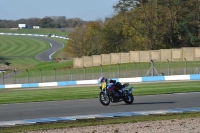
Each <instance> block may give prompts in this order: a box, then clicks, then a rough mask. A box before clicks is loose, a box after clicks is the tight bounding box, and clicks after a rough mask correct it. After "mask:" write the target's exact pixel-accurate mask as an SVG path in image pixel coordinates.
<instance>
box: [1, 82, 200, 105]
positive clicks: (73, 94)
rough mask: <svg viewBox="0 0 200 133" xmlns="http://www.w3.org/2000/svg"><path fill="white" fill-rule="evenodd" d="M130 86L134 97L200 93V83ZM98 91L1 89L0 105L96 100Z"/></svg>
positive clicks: (68, 88) (88, 89) (91, 89)
mask: <svg viewBox="0 0 200 133" xmlns="http://www.w3.org/2000/svg"><path fill="white" fill-rule="evenodd" d="M132 86H134V90H133V95H134V96H140V95H154V94H155V95H156V94H171V93H178V92H200V88H199V86H200V82H173V83H146V84H133V85H132ZM99 91H100V90H99V87H98V86H92V87H76V88H74V87H64V88H56V89H40V88H38V89H34V90H32V89H26V88H22V89H20V90H19V89H2V90H0V104H10V103H23V102H42V101H57V100H74V99H89V98H97V97H98V94H99Z"/></svg>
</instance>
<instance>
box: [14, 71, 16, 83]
mask: <svg viewBox="0 0 200 133" xmlns="http://www.w3.org/2000/svg"><path fill="white" fill-rule="evenodd" d="M14 74H15V82H14V84H16V83H17V81H16V69H14Z"/></svg>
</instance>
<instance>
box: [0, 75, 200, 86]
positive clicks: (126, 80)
mask: <svg viewBox="0 0 200 133" xmlns="http://www.w3.org/2000/svg"><path fill="white" fill-rule="evenodd" d="M113 79H114V80H116V81H117V82H122V83H140V82H159V81H184V80H185V81H188V80H200V74H192V75H173V76H150V77H136V78H113ZM95 84H99V82H98V80H77V81H61V82H46V83H30V84H6V85H0V89H5V88H38V87H52V86H71V85H95Z"/></svg>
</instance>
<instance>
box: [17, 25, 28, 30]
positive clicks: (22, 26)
mask: <svg viewBox="0 0 200 133" xmlns="http://www.w3.org/2000/svg"><path fill="white" fill-rule="evenodd" d="M18 27H19V28H20V29H23V28H26V24H18Z"/></svg>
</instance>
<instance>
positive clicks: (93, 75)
mask: <svg viewBox="0 0 200 133" xmlns="http://www.w3.org/2000/svg"><path fill="white" fill-rule="evenodd" d="M199 73H200V61H188V62H187V61H177V62H153V61H152V62H150V63H141V62H133V63H128V64H113V65H105V66H102V65H100V66H95V67H88V68H87V67H82V68H66V69H56V68H52V69H48V70H42V69H38V70H27V69H26V70H18V71H17V70H16V71H12V72H11V71H10V72H4V73H3V72H2V73H0V84H26V83H43V82H58V81H74V80H76V81H77V80H92V79H98V78H99V77H100V76H101V75H103V76H105V77H106V78H129V77H145V76H158V75H162V76H164V75H165V76H166V75H187V74H199Z"/></svg>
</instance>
